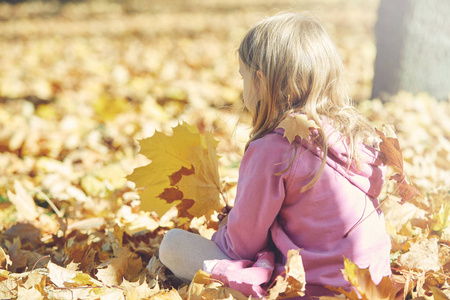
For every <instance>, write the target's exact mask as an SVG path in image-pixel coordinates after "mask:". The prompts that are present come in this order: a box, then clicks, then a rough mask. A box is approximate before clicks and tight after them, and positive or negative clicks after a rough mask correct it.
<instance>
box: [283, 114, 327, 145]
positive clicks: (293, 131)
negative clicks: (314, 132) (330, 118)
mask: <svg viewBox="0 0 450 300" xmlns="http://www.w3.org/2000/svg"><path fill="white" fill-rule="evenodd" d="M278 128H283V129H284V135H283V137H286V138H287V139H288V140H289V143H291V144H292V142H293V141H294V140H295V137H296V136H299V137H300V138H301V139H303V140H308V138H309V136H310V135H311V128H317V129H318V128H319V126H317V124H316V123H315V122H314V121H313V120H309V119H308V117H307V116H306V115H303V114H293V113H292V114H289V115H288V116H287V117H286V118H285V119H284V120H283V121H281V122H280V124H279V125H278Z"/></svg>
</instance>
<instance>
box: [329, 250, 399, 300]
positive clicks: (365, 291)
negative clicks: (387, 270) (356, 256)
mask: <svg viewBox="0 0 450 300" xmlns="http://www.w3.org/2000/svg"><path fill="white" fill-rule="evenodd" d="M342 273H343V274H344V278H345V279H346V280H347V281H348V282H350V283H351V285H352V286H353V287H354V289H355V290H356V291H357V292H358V293H359V295H361V297H362V299H363V300H372V299H377V300H393V299H395V295H396V289H395V288H394V285H393V283H392V281H391V279H390V278H389V277H388V276H385V277H383V278H382V279H381V282H380V283H379V284H375V283H374V282H373V281H372V277H371V275H370V272H369V269H368V268H367V269H360V268H359V267H358V266H357V265H356V264H355V263H353V262H351V261H350V260H349V259H347V258H345V259H344V270H342ZM328 288H329V289H331V290H334V291H338V292H342V291H343V290H342V288H338V289H335V288H334V289H333V288H330V287H328ZM343 294H344V295H345V296H346V297H348V298H349V299H352V300H353V299H354V300H356V299H361V298H359V297H358V295H357V294H356V293H355V291H354V290H352V291H351V292H345V293H343Z"/></svg>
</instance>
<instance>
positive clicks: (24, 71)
mask: <svg viewBox="0 0 450 300" xmlns="http://www.w3.org/2000/svg"><path fill="white" fill-rule="evenodd" d="M149 3H150V2H148V1H141V0H133V1H131V0H129V1H123V2H121V3H119V2H103V1H85V2H68V3H66V4H62V3H59V2H52V1H44V2H40V1H30V2H26V3H22V4H18V5H9V4H5V3H0V32H1V39H0V49H2V51H0V65H1V72H0V231H1V233H0V299H15V298H19V299H247V297H245V296H244V295H242V294H240V293H239V292H237V291H235V290H232V289H230V288H227V287H225V286H223V285H222V284H221V283H220V282H217V281H216V280H214V279H212V278H210V277H209V275H208V274H207V273H204V272H199V273H198V274H197V276H196V277H195V279H194V281H193V282H192V283H191V284H189V285H188V284H185V283H183V282H181V281H179V280H178V279H177V278H176V277H174V276H173V275H172V274H171V272H170V271H169V270H167V269H166V268H165V266H163V265H162V264H161V262H160V261H159V259H158V248H159V244H160V242H161V239H162V237H163V235H164V233H165V232H166V231H167V230H169V229H171V228H175V227H178V228H183V229H186V230H189V231H192V232H195V233H199V234H201V235H202V236H205V237H210V236H211V235H212V233H213V232H214V230H215V229H214V228H215V227H214V226H215V221H217V211H218V210H220V208H221V207H222V206H224V205H225V204H226V203H228V204H232V201H233V195H234V192H235V183H236V179H237V170H238V166H239V161H240V158H241V154H242V149H243V146H244V144H245V142H246V139H247V137H248V130H249V118H248V115H246V114H245V113H242V112H240V108H239V105H240V97H241V93H242V90H241V89H242V87H241V82H240V81H239V77H238V73H237V60H236V57H235V49H236V47H237V46H238V43H239V41H240V39H241V38H242V36H243V34H245V32H246V30H247V29H248V28H249V26H250V25H251V24H252V23H253V22H254V21H256V20H258V19H260V18H261V17H263V16H265V15H267V14H269V13H270V12H273V11H274V10H280V9H298V10H312V11H315V12H319V17H320V18H321V19H322V20H323V21H324V24H325V26H326V27H327V29H328V31H329V32H330V34H331V36H332V38H333V40H334V41H335V42H336V44H337V47H338V49H339V51H340V54H341V56H342V57H343V60H344V63H345V66H346V70H347V74H348V79H349V83H350V86H351V89H352V96H353V97H354V98H355V99H356V100H357V106H358V108H359V110H360V111H362V112H363V113H364V114H365V115H367V116H368V117H369V118H370V119H371V120H372V121H373V124H374V127H376V128H377V130H378V133H379V135H380V149H381V151H382V152H383V153H384V154H385V159H386V164H387V165H389V166H390V167H389V171H388V172H389V174H387V178H386V185H385V189H384V190H383V192H382V195H381V197H380V199H381V200H382V210H383V211H384V213H385V217H386V227H387V230H388V232H389V234H390V235H391V238H392V251H391V266H392V271H393V276H392V277H391V278H384V279H383V280H382V281H381V283H380V284H378V285H375V284H374V283H373V282H372V281H371V278H370V275H369V273H368V271H367V270H366V269H360V268H358V267H357V266H356V265H354V264H353V263H352V262H351V261H348V260H345V268H344V269H343V273H344V277H345V278H347V280H348V281H349V282H350V283H351V284H352V285H353V286H354V287H355V291H357V292H358V294H359V296H360V297H362V299H403V298H405V299H449V297H450V286H449V284H450V278H449V276H450V226H449V222H450V201H449V200H450V181H449V179H450V167H449V166H450V141H449V140H450V118H449V116H450V105H449V102H448V101H443V102H437V101H436V100H434V99H432V98H430V97H429V96H427V95H426V94H421V95H411V94H407V93H400V94H398V95H394V96H392V97H391V98H390V101H389V102H386V103H382V102H381V101H379V100H378V99H370V100H365V99H367V98H368V95H369V94H370V85H371V78H372V74H373V72H372V69H373V65H372V63H373V61H374V54H375V48H374V40H373V26H374V23H375V20H376V5H377V1H372V0H370V1H337V2H336V1H332V2H320V3H316V2H304V1H282V2H281V3H280V1H275V0H271V1H264V3H262V2H256V1H222V0H214V1H205V2H200V1H191V0H189V1H181V0H176V1H170V2H167V1H152V2H151V4H149ZM238 119H239V120H240V123H237V120H238ZM293 119H294V118H293ZM298 121H299V122H300V125H299V124H298V123H291V124H290V125H289V124H282V126H284V128H286V126H294V127H298V126H300V128H301V130H300V132H302V134H303V135H304V136H307V135H308V134H309V129H310V128H313V127H314V124H311V123H308V120H306V125H305V124H304V122H303V121H305V120H298ZM301 124H303V125H301ZM385 124H391V125H392V126H393V127H389V126H387V127H386V126H383V125H385ZM296 131H297V130H293V131H292V132H288V133H289V134H290V135H289V136H287V138H288V139H291V140H292V139H293V138H295V136H296V133H295V132H296ZM297 134H298V133H297ZM350 234H351V233H350ZM290 258H291V259H290V260H289V263H288V264H287V265H286V272H285V274H286V276H284V277H279V278H277V280H276V281H275V282H273V283H272V285H271V286H270V290H269V293H268V298H269V299H277V298H281V297H283V296H286V295H290V296H292V295H295V294H300V295H301V293H302V291H303V288H304V284H305V280H304V273H302V268H301V250H300V252H299V255H298V254H297V252H295V251H293V252H291V255H290ZM334 289H335V290H337V291H338V293H342V295H344V296H345V297H347V298H348V299H357V298H358V297H357V296H356V294H355V292H349V291H343V290H341V289H339V288H334ZM342 295H341V296H342ZM324 299H330V298H324Z"/></svg>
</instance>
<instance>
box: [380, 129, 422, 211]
mask: <svg viewBox="0 0 450 300" xmlns="http://www.w3.org/2000/svg"><path fill="white" fill-rule="evenodd" d="M383 130H384V132H381V131H379V130H378V129H376V128H375V131H376V132H377V133H378V135H379V136H380V137H381V143H380V150H381V152H382V153H383V154H384V158H385V164H386V165H388V166H392V167H394V168H395V169H396V171H397V172H399V173H397V174H395V175H393V176H391V177H390V178H389V179H390V180H395V181H396V182H397V192H398V194H399V195H400V197H401V201H400V203H405V202H408V201H409V200H411V199H412V198H414V197H415V196H417V195H419V191H418V190H417V189H416V188H415V187H414V185H412V184H411V183H409V182H408V180H407V179H406V175H405V173H404V170H403V155H402V150H401V148H400V143H399V141H398V138H397V135H396V133H395V130H394V128H393V127H392V126H388V125H384V126H383Z"/></svg>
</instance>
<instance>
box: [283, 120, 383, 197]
mask: <svg viewBox="0 0 450 300" xmlns="http://www.w3.org/2000/svg"><path fill="white" fill-rule="evenodd" d="M321 125H322V128H323V130H324V132H325V134H326V137H327V144H328V155H327V158H326V163H327V165H328V166H330V167H331V168H333V169H334V170H336V172H338V173H339V174H341V175H342V176H344V177H345V178H347V179H348V180H349V181H350V182H351V183H352V184H353V185H355V186H357V187H358V188H359V189H360V190H362V191H363V192H364V193H366V194H367V195H368V196H370V197H372V198H377V197H378V196H379V194H380V192H381V189H382V187H383V184H384V178H385V172H386V166H385V163H384V162H385V156H384V154H383V153H382V152H380V151H379V150H377V149H375V148H374V147H370V146H367V145H364V144H358V145H357V147H358V149H357V151H358V159H359V160H358V166H357V165H356V162H355V161H354V160H352V161H350V151H349V148H348V145H347V143H346V139H345V138H344V137H343V135H342V133H340V132H339V131H338V130H337V129H335V128H334V126H333V124H332V121H324V122H322V124H321ZM275 132H276V133H278V134H284V129H282V128H277V129H275ZM311 132H312V134H311V137H310V139H309V140H302V139H301V138H300V137H298V136H297V137H296V140H295V141H296V142H297V143H298V144H300V145H302V146H303V147H305V148H307V149H308V150H310V151H312V152H313V153H314V154H315V155H316V156H318V157H320V158H322V157H323V151H322V149H321V148H320V146H319V145H321V144H322V138H321V137H320V135H319V131H318V130H317V129H314V130H312V131H311Z"/></svg>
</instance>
